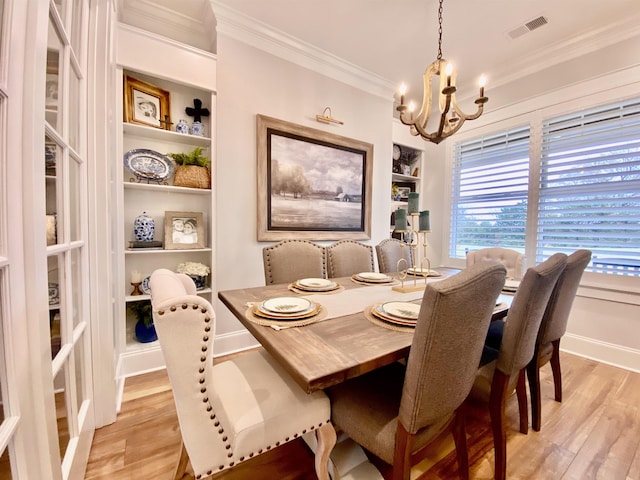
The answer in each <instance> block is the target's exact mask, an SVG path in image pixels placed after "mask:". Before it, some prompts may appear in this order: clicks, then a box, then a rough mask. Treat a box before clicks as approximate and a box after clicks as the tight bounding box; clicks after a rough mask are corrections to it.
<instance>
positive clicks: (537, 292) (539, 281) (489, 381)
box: [471, 253, 567, 480]
mask: <svg viewBox="0 0 640 480" xmlns="http://www.w3.org/2000/svg"><path fill="white" fill-rule="evenodd" d="M566 262H567V256H566V255H565V254H564V253H556V254H554V255H552V256H551V257H549V258H548V259H547V260H546V261H544V262H542V263H540V264H539V265H537V266H535V267H531V268H529V269H527V271H526V272H525V274H524V277H523V278H522V281H521V282H520V286H519V287H518V291H517V292H516V294H515V296H514V298H513V302H512V303H511V307H510V308H509V312H508V313H507V317H506V319H505V321H504V322H502V321H501V320H499V321H497V322H493V324H492V327H494V326H501V325H502V326H504V331H503V332H502V339H501V342H500V346H499V352H498V358H497V359H495V360H493V361H491V362H489V363H487V364H486V365H483V366H481V367H480V368H479V369H478V374H477V377H476V380H475V382H474V384H473V389H472V393H471V394H472V396H473V397H476V398H480V399H482V400H488V402H489V412H490V414H491V429H492V431H493V446H494V450H495V479H496V480H504V478H506V471H507V435H506V426H505V406H506V401H507V398H509V395H511V394H512V393H513V391H514V389H515V390H516V393H517V398H518V409H519V414H520V431H521V432H522V433H525V434H526V433H527V432H528V430H529V418H528V408H527V393H526V384H525V368H526V366H527V364H528V363H529V362H530V361H531V359H532V358H533V352H534V349H535V344H536V335H537V334H538V330H539V328H540V323H541V321H542V316H543V314H544V311H545V308H546V307H547V303H548V302H549V298H550V297H551V292H552V291H553V288H554V286H555V285H556V282H557V280H558V277H559V276H560V274H561V273H562V271H563V270H564V267H565V265H566ZM498 322H501V323H498ZM494 324H495V325H494Z"/></svg>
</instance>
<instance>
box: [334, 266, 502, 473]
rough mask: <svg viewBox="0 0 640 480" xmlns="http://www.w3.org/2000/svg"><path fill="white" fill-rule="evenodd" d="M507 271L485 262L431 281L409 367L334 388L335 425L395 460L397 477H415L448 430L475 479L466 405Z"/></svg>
mask: <svg viewBox="0 0 640 480" xmlns="http://www.w3.org/2000/svg"><path fill="white" fill-rule="evenodd" d="M505 276H506V270H505V267H504V266H503V265H500V264H498V263H497V262H482V263H478V264H476V265H474V266H472V267H470V268H468V269H465V270H464V271H462V272H460V273H458V274H457V275H454V276H452V277H449V278H447V279H445V280H442V281H440V282H434V283H428V284H427V287H426V288H425V292H424V295H423V299H422V303H421V307H420V312H419V315H418V320H417V323H416V327H415V332H414V334H413V340H412V343H411V349H410V351H409V357H408V358H407V364H406V370H405V367H404V365H402V364H401V363H399V362H396V363H394V364H391V365H388V366H386V367H383V368H380V369H377V370H374V371H372V372H370V373H367V374H365V375H362V376H359V377H356V378H354V379H352V380H349V381H347V382H344V383H341V384H338V385H336V386H334V387H331V388H330V389H329V390H328V395H329V398H330V399H331V405H332V407H331V409H332V420H333V422H334V424H335V425H337V426H339V427H340V429H342V431H344V432H345V433H346V434H347V435H348V436H349V437H351V438H352V439H353V440H354V441H355V442H357V443H359V444H360V445H362V446H363V447H365V448H366V449H367V450H369V451H370V452H372V453H373V454H375V455H376V456H377V457H378V458H380V459H381V460H383V461H384V462H386V463H387V464H388V465H390V466H392V467H390V468H393V471H392V475H393V477H392V478H394V479H396V480H397V479H403V480H407V479H409V475H410V470H411V465H412V464H415V463H417V462H418V461H420V459H421V458H422V454H423V452H424V450H425V447H426V446H427V445H428V444H429V443H431V442H432V441H433V440H435V439H436V437H438V436H439V434H440V433H442V432H445V431H447V430H449V431H451V432H452V433H453V437H454V440H455V444H456V452H457V458H458V465H459V472H460V477H461V478H463V479H466V478H468V476H469V465H468V452H467V445H466V434H465V426H464V413H463V412H462V411H461V410H460V407H461V405H462V404H463V402H464V400H465V398H466V397H467V395H468V394H469V391H470V390H471V386H472V385H473V381H474V378H475V374H476V371H477V367H478V362H479V360H480V355H481V352H482V346H483V343H484V338H485V335H486V332H487V328H488V326H489V322H490V320H491V315H492V312H493V309H494V307H495V302H496V298H497V297H498V294H499V293H500V290H501V288H502V286H503V285H504V281H505ZM385 478H387V477H385Z"/></svg>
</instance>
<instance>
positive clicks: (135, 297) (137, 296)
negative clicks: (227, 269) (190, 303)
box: [124, 288, 212, 302]
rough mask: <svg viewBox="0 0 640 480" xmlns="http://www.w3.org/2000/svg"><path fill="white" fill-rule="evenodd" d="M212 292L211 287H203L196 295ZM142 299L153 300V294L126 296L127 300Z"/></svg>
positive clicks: (125, 299)
mask: <svg viewBox="0 0 640 480" xmlns="http://www.w3.org/2000/svg"><path fill="white" fill-rule="evenodd" d="M211 292H212V290H211V289H210V288H203V289H202V290H198V291H196V295H200V294H203V293H211ZM142 300H151V295H146V294H142V295H127V296H126V297H124V301H125V302H141V301H142Z"/></svg>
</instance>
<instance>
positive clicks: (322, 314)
mask: <svg viewBox="0 0 640 480" xmlns="http://www.w3.org/2000/svg"><path fill="white" fill-rule="evenodd" d="M244 316H245V317H247V320H249V321H250V322H251V323H255V324H257V325H264V326H265V327H302V326H304V325H309V324H311V323H314V322H318V321H320V320H324V319H325V318H326V317H327V309H326V308H324V307H323V306H322V305H318V313H316V314H315V315H312V316H310V317H307V318H302V319H300V320H285V321H279V320H271V319H269V318H263V317H259V316H258V315H255V314H254V313H253V306H251V307H249V308H247V311H246V312H244Z"/></svg>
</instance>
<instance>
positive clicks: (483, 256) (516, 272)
mask: <svg viewBox="0 0 640 480" xmlns="http://www.w3.org/2000/svg"><path fill="white" fill-rule="evenodd" d="M523 259H524V256H523V255H522V254H521V253H520V252H516V251H515V250H511V249H510V248H501V247H493V248H481V249H480V250H473V251H470V252H468V253H467V267H469V266H471V265H473V264H474V263H476V262H480V261H482V260H497V261H498V262H500V263H502V264H503V265H504V266H505V267H507V278H521V277H522V263H523Z"/></svg>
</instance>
